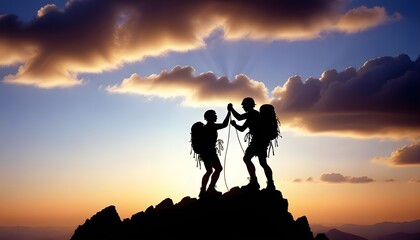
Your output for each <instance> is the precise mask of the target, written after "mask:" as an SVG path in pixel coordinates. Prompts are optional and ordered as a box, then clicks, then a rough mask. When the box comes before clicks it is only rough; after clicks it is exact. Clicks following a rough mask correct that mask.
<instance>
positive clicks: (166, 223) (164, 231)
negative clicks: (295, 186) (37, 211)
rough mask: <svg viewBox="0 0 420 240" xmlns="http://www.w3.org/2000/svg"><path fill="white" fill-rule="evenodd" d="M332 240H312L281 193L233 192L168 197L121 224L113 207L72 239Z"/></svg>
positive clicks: (108, 208) (308, 230)
mask: <svg viewBox="0 0 420 240" xmlns="http://www.w3.org/2000/svg"><path fill="white" fill-rule="evenodd" d="M197 237H199V238H201V239H203V238H204V239H260V240H264V239H291V240H293V239H296V240H313V239H327V238H326V237H325V235H323V234H320V235H319V236H317V238H314V237H313V234H312V232H311V229H310V227H309V224H308V220H307V218H306V217H305V216H302V217H300V218H298V219H296V220H294V219H293V216H292V214H290V213H289V212H288V201H287V199H284V198H283V196H282V194H281V192H280V191H278V190H276V191H268V190H253V191H251V190H247V189H244V188H239V187H234V188H232V189H230V190H229V191H228V192H226V193H224V194H215V195H210V196H206V197H203V198H199V199H196V198H191V197H189V196H187V197H184V198H183V199H182V200H181V201H180V202H178V203H176V204H174V203H173V201H172V199H170V198H166V199H164V200H163V201H162V202H160V203H159V204H157V205H156V206H155V207H153V206H150V207H148V208H147V209H146V210H145V211H143V212H139V213H136V214H134V215H133V216H132V217H131V219H125V220H124V221H121V220H120V218H119V216H118V213H117V212H116V209H115V207H114V206H112V205H111V206H109V207H107V208H105V209H103V210H102V211H100V212H98V213H97V214H95V215H94V216H93V217H92V218H91V219H88V220H86V222H85V224H83V225H81V226H79V227H78V228H77V229H76V230H75V232H74V235H73V237H72V238H71V240H82V239H91V240H95V239H98V240H99V239H100V240H108V239H109V240H111V239H118V240H126V239H169V238H170V239H193V238H194V239H196V238H197Z"/></svg>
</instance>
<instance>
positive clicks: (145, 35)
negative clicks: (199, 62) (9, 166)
mask: <svg viewBox="0 0 420 240" xmlns="http://www.w3.org/2000/svg"><path fill="white" fill-rule="evenodd" d="M343 9H344V6H343V5H342V1H339V0H319V1H313V0H299V1H285V0H284V1H251V0H243V1H237V0H234V1H217V0H202V1H193V0H180V1H163V0H155V1H146V0H143V1H131V0H119V1H109V0H105V1H104V0H70V1H68V2H67V4H66V7H65V8H64V9H58V8H57V6H55V5H53V4H48V5H45V6H44V7H42V8H41V9H39V10H38V12H37V14H36V17H35V18H34V19H33V20H32V21H30V22H22V21H20V20H19V19H18V18H17V16H15V15H10V14H6V15H0V51H1V53H2V54H1V55H0V65H1V66H8V65H14V64H18V65H19V66H20V67H19V70H18V72H16V73H14V74H11V75H9V76H6V78H5V79H4V81H6V82H8V83H12V84H25V85H33V86H36V87H41V88H53V87H69V86H74V85H80V84H82V83H83V79H80V77H79V75H80V74H81V73H99V72H103V71H108V70H113V69H116V68H119V67H121V66H123V65H124V64H125V63H128V62H134V61H140V60H143V59H144V58H147V57H150V56H159V55H162V54H165V53H167V52H169V51H175V52H183V51H189V50H194V49H198V48H203V47H205V39H206V37H208V36H210V34H211V33H212V32H214V31H215V30H217V29H222V30H223V32H224V34H223V37H224V39H227V40H236V39H243V38H247V39H252V40H263V41H277V40H287V41H293V40H303V39H313V38H317V37H319V36H321V35H322V34H324V33H326V32H331V31H338V32H346V33H352V32H357V31H363V30H365V29H368V28H371V27H374V26H377V25H379V24H382V23H385V22H388V21H389V20H390V19H394V18H395V14H394V15H392V16H390V15H388V14H387V13H386V12H385V10H384V9H383V8H381V7H374V8H366V7H363V8H356V9H350V10H348V11H347V12H345V11H343ZM355 16H357V17H355ZM360 19H363V20H362V21H360Z"/></svg>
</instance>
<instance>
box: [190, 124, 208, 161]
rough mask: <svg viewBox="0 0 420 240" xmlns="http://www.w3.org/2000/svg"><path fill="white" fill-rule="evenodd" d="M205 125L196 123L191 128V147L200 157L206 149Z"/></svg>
mask: <svg viewBox="0 0 420 240" xmlns="http://www.w3.org/2000/svg"><path fill="white" fill-rule="evenodd" d="M204 140H205V133H204V123H202V122H196V123H194V124H193V125H192V126H191V140H190V141H191V147H192V150H193V151H194V153H195V154H198V155H200V154H201V153H202V152H203V150H204V149H205V144H204Z"/></svg>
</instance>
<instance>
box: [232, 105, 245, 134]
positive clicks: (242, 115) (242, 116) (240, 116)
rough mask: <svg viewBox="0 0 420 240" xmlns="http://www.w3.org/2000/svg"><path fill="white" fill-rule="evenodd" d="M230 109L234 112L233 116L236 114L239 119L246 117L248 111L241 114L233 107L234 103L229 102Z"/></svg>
mask: <svg viewBox="0 0 420 240" xmlns="http://www.w3.org/2000/svg"><path fill="white" fill-rule="evenodd" d="M228 110H229V111H231V112H232V114H233V116H234V117H235V118H236V119H238V120H244V119H246V113H244V114H240V113H238V112H237V111H236V110H235V109H234V108H233V105H232V103H229V104H228ZM238 130H239V129H238Z"/></svg>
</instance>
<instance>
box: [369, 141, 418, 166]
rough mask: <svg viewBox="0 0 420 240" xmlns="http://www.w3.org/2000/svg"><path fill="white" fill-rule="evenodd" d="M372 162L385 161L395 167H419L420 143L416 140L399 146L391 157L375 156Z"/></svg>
mask: <svg viewBox="0 0 420 240" xmlns="http://www.w3.org/2000/svg"><path fill="white" fill-rule="evenodd" d="M372 162H374V163H385V164H387V165H389V166H394V167H410V166H414V167H416V166H417V167H418V166H420V143H419V142H416V143H413V144H410V145H408V146H404V147H402V148H399V149H397V150H395V151H394V152H392V153H391V156H389V157H375V158H373V159H372Z"/></svg>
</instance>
